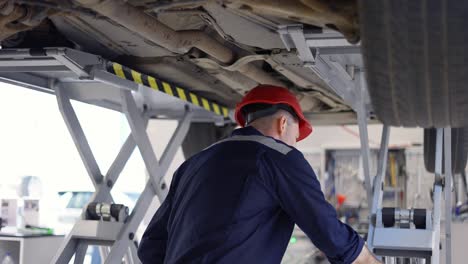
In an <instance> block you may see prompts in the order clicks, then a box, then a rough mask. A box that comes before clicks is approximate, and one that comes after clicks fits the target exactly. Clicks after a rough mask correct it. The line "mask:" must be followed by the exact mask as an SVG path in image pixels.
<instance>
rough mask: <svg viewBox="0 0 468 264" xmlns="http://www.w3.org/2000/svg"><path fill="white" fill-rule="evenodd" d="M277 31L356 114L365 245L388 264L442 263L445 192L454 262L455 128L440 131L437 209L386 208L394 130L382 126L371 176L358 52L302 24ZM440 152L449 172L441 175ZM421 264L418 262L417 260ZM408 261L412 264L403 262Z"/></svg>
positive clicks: (364, 90) (366, 98)
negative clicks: (365, 208) (399, 262)
mask: <svg viewBox="0 0 468 264" xmlns="http://www.w3.org/2000/svg"><path fill="white" fill-rule="evenodd" d="M278 33H279V34H280V36H281V39H282V40H283V43H284V45H285V46H286V47H287V48H288V49H290V48H295V49H296V50H297V52H298V56H299V58H300V59H301V60H302V61H303V63H304V65H303V66H304V67H307V68H309V69H311V71H313V72H314V73H316V74H317V75H318V76H319V77H320V78H322V79H323V80H324V81H325V82H326V83H327V84H328V85H329V86H330V88H331V89H333V90H334V91H335V93H336V94H337V95H339V96H340V97H341V98H342V99H343V100H344V101H345V102H346V103H347V104H348V105H349V106H351V108H353V110H354V111H355V112H356V114H357V119H358V125H359V134H360V141H361V156H362V163H363V172H364V179H365V187H366V192H367V204H368V208H369V209H370V214H369V230H368V236H367V245H368V247H369V249H370V250H371V251H372V252H373V253H374V254H376V255H377V256H378V257H379V258H380V259H381V260H382V261H384V263H392V264H393V263H396V261H397V259H398V260H404V261H412V262H411V263H432V264H438V263H439V261H440V246H441V245H440V236H441V233H440V224H441V215H442V213H443V212H442V193H444V194H445V219H446V221H445V236H446V239H445V241H446V242H445V245H444V246H445V252H446V256H445V263H452V262H451V242H450V241H451V205H452V201H451V199H452V193H451V192H452V183H451V180H452V175H451V173H452V170H451V145H452V144H451V132H450V131H451V129H450V128H449V127H447V128H438V129H437V143H436V161H435V168H436V173H435V174H436V177H435V180H434V188H433V193H432V195H433V201H434V205H433V208H419V209H415V208H410V209H405V208H383V207H382V197H383V179H384V175H385V173H386V168H387V153H388V141H389V135H390V127H388V126H387V125H384V126H383V130H382V137H381V145H380V151H379V156H378V168H377V175H375V176H372V175H371V174H370V166H369V161H370V147H369V138H368V131H367V128H368V121H369V120H370V119H371V118H373V116H372V112H373V111H372V106H371V104H370V99H369V95H368V90H367V86H366V81H365V68H364V64H363V61H362V56H361V54H360V48H359V47H358V46H355V45H350V44H348V43H346V42H345V41H344V39H343V37H342V36H340V35H339V34H337V33H327V34H318V35H317V34H314V33H308V32H306V31H304V30H303V28H302V25H284V26H282V27H281V28H280V29H279V30H278ZM442 151H444V154H445V159H444V163H445V168H446V169H445V171H446V173H445V174H443V173H442V162H443V160H442ZM416 261H417V262H416ZM402 263H408V262H402Z"/></svg>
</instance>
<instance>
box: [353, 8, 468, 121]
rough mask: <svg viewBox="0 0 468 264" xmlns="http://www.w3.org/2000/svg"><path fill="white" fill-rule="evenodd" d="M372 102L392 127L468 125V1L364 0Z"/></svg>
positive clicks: (364, 47)
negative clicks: (467, 46) (467, 43)
mask: <svg viewBox="0 0 468 264" xmlns="http://www.w3.org/2000/svg"><path fill="white" fill-rule="evenodd" d="M359 12H360V28H361V40H362V41H361V44H362V51H363V56H364V65H365V72H366V77H367V83H368V90H369V94H370V97H371V101H372V105H373V108H374V111H375V114H376V115H377V117H378V118H379V119H380V120H381V121H382V122H383V123H384V124H387V125H391V126H408V127H414V126H419V127H424V128H430V127H447V126H451V127H463V126H467V125H468V115H467V114H466V113H467V112H468V92H467V87H466V84H467V83H468V74H467V73H468V63H467V62H468V49H466V40H467V39H468V30H467V29H466V25H468V16H467V15H466V14H467V13H468V2H467V1H439V0H429V1H407V0H396V1H387V0H360V1H359Z"/></svg>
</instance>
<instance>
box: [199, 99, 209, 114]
mask: <svg viewBox="0 0 468 264" xmlns="http://www.w3.org/2000/svg"><path fill="white" fill-rule="evenodd" d="M201 101H202V103H203V108H205V109H206V110H208V111H210V104H209V103H208V100H206V99H205V98H202V99H201Z"/></svg>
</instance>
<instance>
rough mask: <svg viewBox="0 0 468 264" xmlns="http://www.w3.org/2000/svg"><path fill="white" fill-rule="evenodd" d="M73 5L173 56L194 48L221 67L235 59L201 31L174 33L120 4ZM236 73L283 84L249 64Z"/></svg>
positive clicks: (89, 1)
mask: <svg viewBox="0 0 468 264" xmlns="http://www.w3.org/2000/svg"><path fill="white" fill-rule="evenodd" d="M77 2H79V3H80V4H81V5H83V6H85V7H88V8H90V9H92V10H94V11H96V12H97V13H99V14H101V15H103V16H106V17H108V18H110V19H112V20H113V21H115V22H117V23H119V24H120V25H122V26H124V27H126V28H127V29H129V30H131V31H133V32H136V33H138V34H139V35H141V36H142V37H144V38H146V39H148V40H151V41H153V42H154V43H156V44H158V45H160V46H162V47H164V48H166V49H167V50H170V51H172V52H174V53H179V54H184V53H187V52H188V51H189V50H190V49H191V48H194V47H195V48H197V49H199V50H201V51H203V52H205V53H206V54H208V55H210V56H211V57H213V58H215V59H216V60H218V61H219V62H221V63H223V64H232V63H233V62H234V61H235V59H236V55H235V54H234V52H233V51H232V50H231V49H229V48H228V47H226V46H224V45H223V44H221V43H220V42H218V41H216V40H214V39H213V38H211V37H210V36H209V35H207V34H205V33H204V32H202V31H197V30H184V31H175V30H173V29H171V28H170V27H168V26H166V25H164V24H163V23H161V22H159V21H158V20H157V19H156V18H154V17H152V16H150V15H149V14H147V13H145V12H143V11H141V10H139V9H138V8H136V7H134V6H132V5H130V4H128V3H126V2H124V1H121V0H118V1H115V0H104V1H102V0H77ZM238 71H239V72H240V73H242V74H244V75H245V76H247V77H249V78H250V79H252V80H254V81H256V82H257V83H260V84H273V85H284V84H283V83H282V82H280V81H279V80H277V79H275V78H273V77H272V76H270V75H269V74H267V73H266V72H265V71H263V70H262V69H260V68H258V67H256V66H254V65H251V64H245V65H244V66H242V67H241V68H239V69H238Z"/></svg>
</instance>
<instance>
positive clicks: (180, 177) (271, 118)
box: [138, 85, 379, 264]
mask: <svg viewBox="0 0 468 264" xmlns="http://www.w3.org/2000/svg"><path fill="white" fill-rule="evenodd" d="M235 117H236V120H237V122H238V124H239V125H240V126H241V127H243V128H240V129H237V130H235V131H234V132H233V133H232V135H231V137H229V138H227V139H224V140H222V141H220V142H218V143H216V144H214V145H212V146H211V147H209V148H207V149H205V150H203V151H202V152H200V153H198V154H197V155H195V156H193V157H192V158H190V159H188V160H187V161H186V162H185V163H184V164H182V166H180V167H179V169H178V170H177V172H176V173H175V174H174V177H173V180H172V184H171V188H170V190H169V194H168V196H167V198H166V200H165V201H164V202H163V203H162V205H161V207H160V208H159V209H158V211H157V212H156V214H155V215H154V217H153V219H152V220H151V222H150V224H149V225H148V228H147V230H146V232H145V234H144V235H143V238H142V240H141V244H140V247H139V249H138V256H139V257H140V259H141V261H142V262H143V263H144V264H146V263H171V264H172V263H265V264H272V263H280V262H281V259H282V257H283V255H284V252H285V250H286V247H287V245H288V242H289V240H290V237H291V233H292V231H293V228H294V225H295V224H297V225H298V226H299V227H300V228H301V229H302V230H303V231H304V232H305V233H306V234H307V236H308V237H309V238H310V239H311V241H312V242H313V243H314V244H315V246H317V247H318V248H319V249H320V250H321V251H323V252H324V253H325V254H326V256H327V258H328V259H329V261H330V262H332V263H366V264H368V263H379V262H378V261H377V260H376V259H375V258H374V257H373V256H372V254H371V253H370V252H369V250H368V249H367V248H366V247H365V245H364V240H363V239H362V238H361V237H360V236H359V235H358V234H357V233H356V232H355V231H354V230H353V229H352V228H351V227H349V226H347V225H346V224H343V223H342V222H340V221H339V220H338V219H337V216H336V212H335V209H334V208H333V207H332V206H331V205H330V204H329V203H328V202H327V201H326V200H325V198H324V196H323V193H322V191H321V189H320V183H319V181H318V179H317V177H316V176H315V173H314V171H313V170H312V168H311V167H310V165H309V163H308V162H307V161H306V160H305V159H304V156H303V155H302V154H301V152H299V151H298V150H297V149H295V148H294V146H295V144H296V142H297V141H300V140H302V139H304V138H306V137H307V136H308V135H309V134H310V133H311V132H312V127H311V125H310V123H309V122H308V121H307V119H306V118H305V117H304V115H303V113H302V110H301V108H300V106H299V103H298V101H297V99H296V97H295V96H294V95H293V94H292V93H290V92H289V91H288V90H287V89H286V88H282V87H276V86H269V85H261V86H257V87H255V88H254V89H252V90H251V91H250V92H249V93H247V95H246V96H245V97H244V98H243V100H242V102H240V103H239V104H238V106H237V108H236V113H235Z"/></svg>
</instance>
